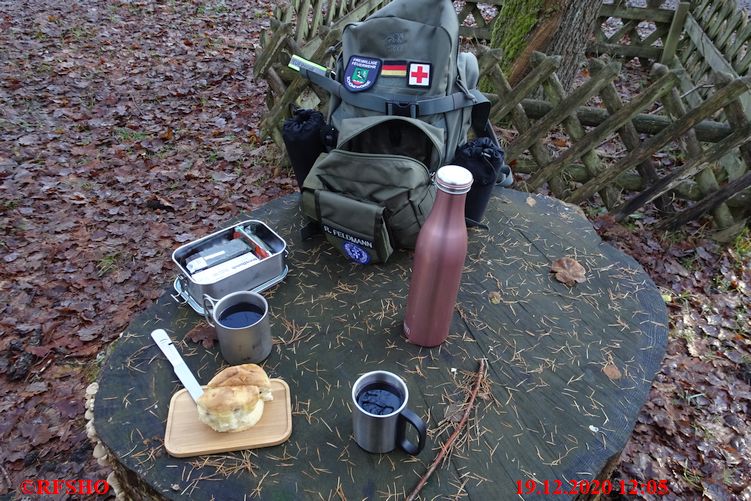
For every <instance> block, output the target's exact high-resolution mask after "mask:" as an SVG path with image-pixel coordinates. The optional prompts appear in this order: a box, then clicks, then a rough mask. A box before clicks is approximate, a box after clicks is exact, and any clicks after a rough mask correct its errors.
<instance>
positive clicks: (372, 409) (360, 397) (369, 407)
mask: <svg viewBox="0 0 751 501" xmlns="http://www.w3.org/2000/svg"><path fill="white" fill-rule="evenodd" d="M403 402H404V400H403V398H402V396H401V394H400V392H399V390H398V389H396V388H394V387H393V386H391V385H390V384H388V383H382V382H378V383H372V384H369V385H367V386H365V387H364V388H363V389H362V390H361V391H360V393H358V394H357V405H359V406H360V408H361V409H362V410H364V411H365V412H368V413H370V414H374V415H376V416H385V415H388V414H391V413H392V412H395V411H396V410H397V409H398V408H399V407H401V405H402V403H403Z"/></svg>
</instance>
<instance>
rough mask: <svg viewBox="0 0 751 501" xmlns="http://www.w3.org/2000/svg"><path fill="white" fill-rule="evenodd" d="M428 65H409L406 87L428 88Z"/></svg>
mask: <svg viewBox="0 0 751 501" xmlns="http://www.w3.org/2000/svg"><path fill="white" fill-rule="evenodd" d="M430 67H431V65H430V63H409V71H408V72H407V76H408V77H409V80H408V81H407V85H408V86H410V87H430Z"/></svg>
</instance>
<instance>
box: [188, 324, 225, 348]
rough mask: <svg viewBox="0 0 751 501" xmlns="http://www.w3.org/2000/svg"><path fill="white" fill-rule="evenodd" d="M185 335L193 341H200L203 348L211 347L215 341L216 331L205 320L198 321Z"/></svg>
mask: <svg viewBox="0 0 751 501" xmlns="http://www.w3.org/2000/svg"><path fill="white" fill-rule="evenodd" d="M185 337H187V338H188V339H190V340H191V341H193V342H194V343H196V344H197V343H201V344H202V345H203V347H204V348H211V347H212V346H214V341H216V340H217V339H216V331H215V330H214V328H213V327H211V326H210V325H208V324H206V322H199V323H198V325H196V326H195V327H193V329H192V330H191V331H190V332H188V333H187V334H186V335H185Z"/></svg>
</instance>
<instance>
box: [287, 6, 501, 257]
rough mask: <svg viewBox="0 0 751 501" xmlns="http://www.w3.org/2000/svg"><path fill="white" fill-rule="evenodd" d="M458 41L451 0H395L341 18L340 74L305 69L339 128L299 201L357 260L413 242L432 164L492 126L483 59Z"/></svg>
mask: <svg viewBox="0 0 751 501" xmlns="http://www.w3.org/2000/svg"><path fill="white" fill-rule="evenodd" d="M458 44H459V22H458V18H457V15H456V11H455V10H454V6H453V4H452V2H451V0H395V1H393V2H391V3H390V4H388V5H386V6H385V7H383V8H382V9H380V10H378V11H377V12H375V13H374V14H372V15H371V16H369V17H368V18H367V19H366V20H364V21H362V22H357V23H351V24H349V25H347V26H346V27H345V28H344V31H343V33H342V51H341V54H340V55H339V58H338V64H337V68H336V72H335V73H336V75H335V76H336V78H330V77H329V76H326V75H321V74H319V73H314V72H312V71H308V70H306V69H305V68H301V69H300V73H301V74H302V75H303V76H305V77H306V78H308V79H310V80H311V81H312V82H313V83H315V84H317V85H319V86H321V87H323V88H324V89H326V90H327V91H328V92H329V94H330V105H329V123H330V124H331V125H333V126H334V127H335V128H336V129H337V130H338V132H339V136H338V141H337V144H336V148H335V149H333V150H332V151H330V152H329V153H327V154H326V153H324V154H322V155H321V156H319V157H318V159H317V161H316V162H315V164H314V165H313V167H312V169H311V171H310V173H309V174H308V175H307V177H306V179H305V181H304V183H303V189H302V202H301V204H302V210H303V213H304V214H305V215H306V216H308V217H309V218H310V219H312V220H314V221H317V222H318V223H320V226H321V229H322V230H323V233H324V234H325V236H326V238H327V239H328V240H329V241H330V242H331V243H332V244H334V245H335V246H336V247H337V248H338V249H339V250H340V251H341V252H342V253H343V254H344V255H345V256H347V257H348V258H349V259H351V260H353V261H355V262H358V263H361V264H367V263H377V262H385V261H386V260H387V259H388V257H389V256H390V255H391V253H392V252H393V250H394V249H395V248H414V245H415V242H416V240H417V234H418V232H419V231H420V228H421V227H422V225H423V223H424V221H425V219H426V218H427V215H428V213H429V212H430V209H431V207H432V205H433V200H434V198H435V186H434V184H433V181H432V176H433V174H434V173H435V171H436V170H437V169H438V168H439V167H441V166H442V165H444V164H445V163H446V162H448V161H450V160H451V159H452V158H453V156H454V152H455V151H456V148H457V147H458V146H461V145H462V144H464V143H465V142H466V141H467V133H468V131H469V129H470V128H473V129H474V131H475V133H476V134H478V135H492V129H490V127H489V125H488V121H487V117H488V112H489V109H490V104H489V102H488V100H487V98H485V96H483V95H482V93H480V92H479V91H478V90H477V89H476V85H477V81H478V79H479V69H478V65H477V59H476V58H475V56H474V55H473V54H470V53H461V54H460V53H459V46H458ZM493 137H494V136H493Z"/></svg>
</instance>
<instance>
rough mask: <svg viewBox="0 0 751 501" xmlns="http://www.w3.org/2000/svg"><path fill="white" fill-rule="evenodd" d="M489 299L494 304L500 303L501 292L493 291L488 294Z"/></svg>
mask: <svg viewBox="0 0 751 501" xmlns="http://www.w3.org/2000/svg"><path fill="white" fill-rule="evenodd" d="M488 299H489V300H490V302H491V303H493V304H499V303H500V302H501V293H500V292H498V291H493V292H491V293H490V294H488Z"/></svg>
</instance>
